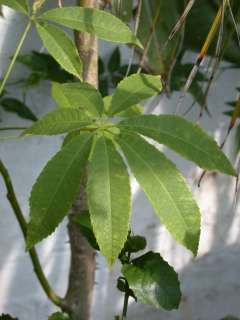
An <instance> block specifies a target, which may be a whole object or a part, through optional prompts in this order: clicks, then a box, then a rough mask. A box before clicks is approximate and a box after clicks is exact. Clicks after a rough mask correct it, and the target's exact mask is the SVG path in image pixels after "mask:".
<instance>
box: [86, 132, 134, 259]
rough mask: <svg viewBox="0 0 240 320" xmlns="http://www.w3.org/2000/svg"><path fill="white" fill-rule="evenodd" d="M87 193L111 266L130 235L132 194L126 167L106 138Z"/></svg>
mask: <svg viewBox="0 0 240 320" xmlns="http://www.w3.org/2000/svg"><path fill="white" fill-rule="evenodd" d="M87 194H88V204H89V211H90V217H91V221H92V226H93V231H94V234H95V236H96V239H97V243H98V245H99V247H100V250H101V252H102V254H103V255H104V256H105V257H106V258H107V261H108V263H109V264H110V265H112V264H113V263H114V261H115V260H116V258H117V256H118V254H119V253H120V251H121V249H122V248H123V246H124V243H125V241H126V239H127V236H128V230H129V219H130V197H131V195H130V183H129V176H128V173H127V169H126V167H125V164H124V162H123V160H122V158H121V157H120V155H119V154H118V153H117V151H116V150H115V148H114V146H113V144H112V142H110V141H109V140H106V139H105V138H104V137H100V138H99V139H98V140H97V142H96V145H95V147H94V150H93V153H92V156H91V161H90V166H89V181H88V186H87ZM120 195H121V196H120Z"/></svg>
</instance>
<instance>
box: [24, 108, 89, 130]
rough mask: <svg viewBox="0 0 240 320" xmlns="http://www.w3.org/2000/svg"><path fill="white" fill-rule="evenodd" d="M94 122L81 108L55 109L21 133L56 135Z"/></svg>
mask: <svg viewBox="0 0 240 320" xmlns="http://www.w3.org/2000/svg"><path fill="white" fill-rule="evenodd" d="M93 122H94V120H93V119H90V118H89V117H88V116H87V115H86V114H85V113H84V112H83V111H82V110H79V109H55V110H54V111H51V112H49V113H47V114H46V115H45V116H44V117H43V118H42V119H40V120H38V121H37V122H35V123H34V124H33V125H32V126H31V127H29V128H27V129H26V130H24V131H23V133H22V134H21V135H22V136H28V135H55V134H61V133H65V132H69V131H73V130H77V129H80V128H82V127H85V126H87V125H90V124H92V123H93Z"/></svg>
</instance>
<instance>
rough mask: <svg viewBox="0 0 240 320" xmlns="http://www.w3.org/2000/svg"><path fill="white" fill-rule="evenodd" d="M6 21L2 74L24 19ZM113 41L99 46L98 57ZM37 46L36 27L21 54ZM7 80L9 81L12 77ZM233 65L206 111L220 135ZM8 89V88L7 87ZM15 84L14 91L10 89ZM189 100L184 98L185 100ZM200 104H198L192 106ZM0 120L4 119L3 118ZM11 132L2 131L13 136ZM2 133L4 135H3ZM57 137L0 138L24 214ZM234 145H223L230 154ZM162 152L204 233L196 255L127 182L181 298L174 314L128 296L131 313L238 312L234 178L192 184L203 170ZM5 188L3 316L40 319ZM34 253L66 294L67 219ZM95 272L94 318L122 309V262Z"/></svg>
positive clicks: (40, 107) (8, 120)
mask: <svg viewBox="0 0 240 320" xmlns="http://www.w3.org/2000/svg"><path fill="white" fill-rule="evenodd" d="M5 15H6V17H7V18H6V19H1V20H0V30H1V38H0V47H1V50H0V51H1V52H0V73H2V74H3V72H4V69H5V67H6V65H7V63H8V62H9V56H10V55H11V54H12V52H13V50H14V47H15V45H16V41H17V39H18V37H19V34H20V33H21V29H22V26H23V24H24V20H23V18H22V16H18V15H14V14H13V11H11V10H5ZM110 47H111V46H110V45H108V46H107V49H106V43H104V44H102V52H103V55H106V54H107V51H108V50H109V48H110ZM33 48H34V49H37V50H39V49H40V48H41V45H40V44H39V42H38V41H37V37H36V34H35V31H33V32H32V34H31V35H30V37H29V40H28V41H27V43H26V45H25V47H24V50H23V51H24V52H27V51H29V50H31V49H33ZM24 73H25V70H24V69H23V68H21V67H19V66H17V67H16V68H15V72H14V77H12V79H11V80H14V79H19V78H21V77H22V76H23V75H24ZM11 80H10V81H11ZM239 82H240V77H239V73H238V72H237V71H228V72H226V73H224V75H222V76H221V77H220V78H219V79H218V82H217V83H216V84H215V85H214V88H213V90H212V93H211V96H210V100H209V102H210V103H209V107H210V109H211V111H212V114H213V115H214V117H213V118H211V119H210V118H208V117H207V116H204V118H203V120H202V122H201V125H202V126H203V127H204V128H206V129H207V130H208V131H211V132H212V134H213V135H214V136H215V138H216V139H218V140H219V141H221V140H222V138H223V136H224V133H225V132H226V125H227V122H226V118H225V117H223V115H222V111H223V110H226V108H225V106H224V101H226V100H231V99H234V98H235V92H234V87H236V86H237V85H239ZM10 90H11V89H10ZM12 90H14V89H12ZM176 101H177V96H173V97H172V98H171V99H170V100H168V99H166V98H164V99H162V100H161V101H158V99H153V100H152V101H151V103H149V105H148V110H149V111H153V112H154V113H171V112H173V110H174V109H175V105H176ZM27 102H28V104H29V105H31V106H32V108H33V111H34V112H35V113H36V114H37V115H42V114H44V113H46V112H47V110H49V109H51V108H53V107H54V102H53V101H52V100H51V99H50V88H49V84H47V83H44V84H43V85H42V86H41V88H40V89H38V90H37V91H36V90H34V91H32V92H31V93H30V94H29V96H28V100H27ZM190 102H191V100H190V99H186V105H187V106H188V105H189V104H190ZM196 108H197V107H196ZM196 108H195V109H193V111H192V113H191V114H190V115H189V117H190V118H191V119H192V120H193V121H195V120H196V116H197V112H196ZM0 112H1V118H2V119H3V120H4V125H25V124H26V125H28V124H30V123H29V122H28V121H23V120H20V119H19V118H18V117H17V116H14V115H10V114H9V113H4V112H3V111H2V110H0ZM0 126H1V124H0ZM15 134H17V132H16V133H15V132H10V133H8V134H4V135H5V136H7V135H15ZM4 135H3V134H1V137H3V136H4ZM61 141H62V137H51V138H46V137H34V138H27V139H24V140H16V141H12V140H7V141H5V142H1V144H0V156H1V158H2V160H3V161H4V163H5V164H7V166H8V168H9V171H10V174H11V176H12V180H13V182H14V185H15V188H16V193H17V196H18V199H19V201H20V204H21V206H22V209H23V211H24V213H25V215H26V217H27V215H28V211H29V208H28V197H29V193H30V190H31V186H32V185H33V183H34V181H35V179H36V177H37V176H38V174H39V173H40V171H41V169H42V168H43V166H44V165H45V163H46V162H47V161H48V159H49V158H50V157H51V156H52V155H54V153H55V152H56V151H57V150H58V149H59V146H60V144H61ZM230 144H231V143H228V144H227V146H226V148H225V151H227V152H228V154H229V155H230V150H231V146H230ZM167 154H168V155H169V156H170V157H171V158H172V159H174V161H176V163H177V165H178V167H179V168H180V169H181V170H182V172H183V173H184V175H185V176H186V177H187V180H188V182H189V185H190V186H191V188H192V190H193V192H194V194H195V196H196V199H197V202H198V204H199V206H200V208H201V212H202V234H201V241H200V248H199V255H198V257H197V258H196V259H193V257H192V256H191V255H190V254H189V253H188V252H187V251H186V250H185V249H184V248H183V247H181V246H179V245H177V244H176V243H175V242H174V241H173V240H172V239H171V237H170V236H169V234H168V232H167V231H166V229H165V228H164V227H163V226H161V224H160V223H159V221H158V219H157V218H155V216H154V213H153V209H152V208H151V206H150V204H149V202H148V201H147V200H146V198H145V196H144V194H143V193H142V192H141V191H140V190H139V188H138V186H137V184H136V182H135V181H132V188H133V194H134V208H133V231H134V233H135V234H137V233H139V234H143V235H145V236H146V237H147V240H148V250H149V249H151V250H155V251H158V252H160V253H161V254H162V255H163V257H164V258H165V259H166V260H167V261H168V262H169V263H170V264H172V265H173V266H174V267H175V269H176V270H177V271H178V272H179V274H180V278H181V285H182V290H183V293H184V299H183V302H182V304H181V307H180V309H179V310H178V311H175V312H164V311H157V310H154V309H152V308H150V307H147V306H143V305H140V304H135V302H131V305H130V309H129V319H131V320H137V319H146V318H148V319H152V320H155V319H161V320H165V319H168V320H175V319H176V320H180V319H181V320H208V319H209V320H210V319H211V320H218V319H221V318H222V317H223V316H225V315H226V314H230V313H231V314H233V315H235V316H240V304H239V296H240V277H239V272H238V271H239V266H240V246H239V238H240V228H239V225H240V219H239V208H237V210H233V194H234V183H233V180H232V179H231V178H229V177H226V176H223V175H212V174H208V175H207V177H206V178H205V179H204V181H203V183H202V186H201V188H200V189H198V188H197V186H196V182H197V180H198V177H199V175H200V173H201V171H200V170H199V169H196V167H195V166H193V165H192V164H190V163H188V162H187V161H185V160H183V159H181V158H179V157H177V156H176V155H175V154H173V153H170V152H167ZM5 193H6V190H5V187H4V185H3V183H2V182H1V181H0V197H1V202H0V217H1V220H0V250H1V255H0V271H1V272H0V314H1V312H4V313H11V314H13V315H16V316H18V317H19V319H20V320H28V319H33V320H35V319H36V320H45V319H47V315H49V314H50V313H51V312H52V311H54V310H55V308H54V307H53V306H52V304H51V303H50V302H48V301H47V299H46V297H45V295H44V293H43V291H42V289H41V288H40V286H39V284H38V282H37V280H36V278H35V275H34V273H33V270H32V266H31V263H30V260H29V258H28V255H27V253H26V252H25V251H24V242H23V240H22V236H21V233H20V230H19V227H18V225H17V223H16V221H15V218H14V215H13V213H12V210H11V208H10V206H9V204H8V202H7V200H6V198H5ZM38 252H39V255H40V257H41V261H42V264H43V267H44V270H45V272H46V274H47V276H48V277H49V279H50V281H51V283H52V285H53V286H54V288H55V289H56V291H57V292H58V293H59V294H60V295H64V293H65V289H66V281H67V275H68V267H69V244H68V239H67V234H66V228H65V223H63V224H62V225H61V226H60V227H59V228H58V230H57V231H56V233H55V234H54V235H53V236H51V237H50V238H48V239H47V240H45V241H44V242H43V243H42V244H40V245H39V246H38ZM97 263H98V271H97V275H96V287H95V293H94V305H93V316H92V319H93V320H112V319H113V316H114V314H117V313H120V310H121V308H122V297H121V295H120V294H119V293H118V292H117V290H116V289H115V283H116V279H117V277H118V275H119V266H118V265H117V266H115V268H114V269H113V270H112V271H111V272H109V271H108V270H107V267H106V264H105V261H104V259H103V258H102V257H100V256H98V257H97Z"/></svg>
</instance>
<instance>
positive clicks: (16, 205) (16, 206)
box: [0, 160, 63, 308]
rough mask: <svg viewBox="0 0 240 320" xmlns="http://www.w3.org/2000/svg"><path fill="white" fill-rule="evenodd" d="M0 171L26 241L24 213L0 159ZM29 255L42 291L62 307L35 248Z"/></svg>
mask: <svg viewBox="0 0 240 320" xmlns="http://www.w3.org/2000/svg"><path fill="white" fill-rule="evenodd" d="M0 173H1V175H2V177H3V180H4V182H5V186H6V189H7V199H8V201H9V203H10V205H11V207H12V209H13V212H14V214H15V217H16V219H17V221H18V223H19V225H20V228H21V231H22V233H23V237H24V240H25V241H26V238H27V223H26V220H25V218H24V215H23V213H22V210H21V208H20V205H19V203H18V200H17V197H16V194H15V191H14V188H13V184H12V181H11V178H10V175H9V173H8V170H7V168H6V167H5V165H4V164H3V162H2V161H1V160H0ZM29 255H30V258H31V261H32V264H33V268H34V272H35V274H36V276H37V278H38V281H39V282H40V284H41V286H42V288H43V290H44V292H45V293H46V295H47V297H48V298H49V300H51V301H52V302H53V303H54V304H55V305H57V306H59V307H61V308H63V300H62V299H61V298H60V297H58V296H57V295H56V293H55V292H54V291H53V289H52V288H51V286H50V284H49V282H48V280H47V278H46V276H45V274H44V272H43V270H42V267H41V264H40V261H39V258H38V255H37V252H36V250H35V248H34V247H33V248H32V249H30V250H29Z"/></svg>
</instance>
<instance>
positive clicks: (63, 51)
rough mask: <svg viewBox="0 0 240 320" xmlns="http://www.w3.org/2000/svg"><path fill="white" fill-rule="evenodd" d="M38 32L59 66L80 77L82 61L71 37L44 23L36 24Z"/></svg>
mask: <svg viewBox="0 0 240 320" xmlns="http://www.w3.org/2000/svg"><path fill="white" fill-rule="evenodd" d="M36 27H37V31H38V34H39V36H40V38H41V39H42V42H43V44H44V46H45V48H46V49H47V50H48V52H49V53H50V54H51V55H52V56H53V58H54V59H55V60H56V61H57V62H58V63H59V64H60V65H61V67H62V68H63V69H64V70H66V71H68V72H69V73H71V74H73V75H74V76H76V77H77V78H79V79H80V80H81V79H82V61H81V59H80V57H79V54H78V52H77V48H76V47H75V45H74V43H73V41H72V39H71V38H70V37H69V36H68V35H67V34H66V33H65V32H64V31H63V30H61V29H59V28H58V27H55V26H53V25H49V24H46V23H44V24H43V23H41V24H40V23H37V24H36Z"/></svg>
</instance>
